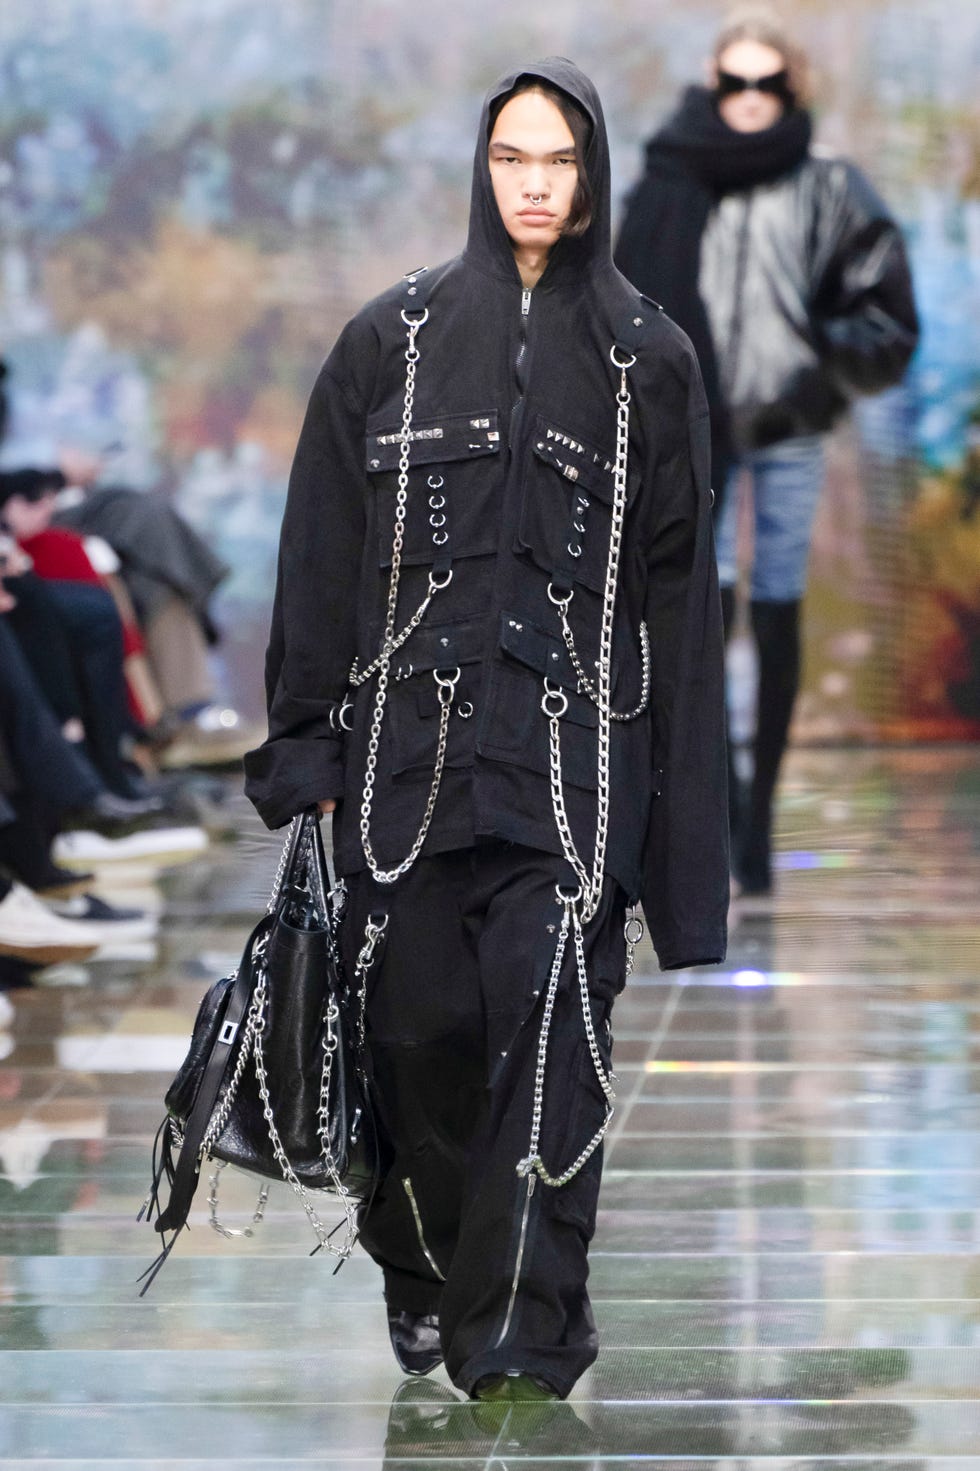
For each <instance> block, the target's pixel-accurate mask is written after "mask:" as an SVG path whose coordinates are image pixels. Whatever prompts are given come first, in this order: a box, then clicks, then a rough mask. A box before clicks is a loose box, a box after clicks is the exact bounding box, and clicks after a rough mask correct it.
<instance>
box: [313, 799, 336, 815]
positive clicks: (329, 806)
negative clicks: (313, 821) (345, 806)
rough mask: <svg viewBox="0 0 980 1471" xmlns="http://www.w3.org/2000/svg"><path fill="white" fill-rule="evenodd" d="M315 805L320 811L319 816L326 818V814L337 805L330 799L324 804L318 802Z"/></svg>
mask: <svg viewBox="0 0 980 1471" xmlns="http://www.w3.org/2000/svg"><path fill="white" fill-rule="evenodd" d="M316 805H317V806H318V807H319V809H320V815H321V816H322V817H326V815H327V813H328V812H332V811H333V810H334V808H335V807H336V805H337V803H336V802H335V801H334V800H333V798H332V797H331V798H330V799H329V800H328V801H326V802H318V803H317V804H316Z"/></svg>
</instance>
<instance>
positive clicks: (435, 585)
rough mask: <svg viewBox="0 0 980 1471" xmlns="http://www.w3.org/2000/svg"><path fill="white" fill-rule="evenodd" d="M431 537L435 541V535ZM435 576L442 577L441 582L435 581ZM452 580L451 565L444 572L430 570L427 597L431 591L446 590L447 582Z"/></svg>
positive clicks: (430, 594)
mask: <svg viewBox="0 0 980 1471" xmlns="http://www.w3.org/2000/svg"><path fill="white" fill-rule="evenodd" d="M432 539H433V541H435V537H433V538H432ZM437 577H441V578H442V581H441V582H437V581H436V578H437ZM452 580H453V569H452V568H451V567H447V569H446V571H445V572H438V573H437V572H430V573H429V597H431V596H432V594H433V593H436V592H445V591H446V588H447V587H448V586H449V584H450V583H451V582H452Z"/></svg>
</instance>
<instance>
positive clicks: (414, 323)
mask: <svg viewBox="0 0 980 1471" xmlns="http://www.w3.org/2000/svg"><path fill="white" fill-rule="evenodd" d="M428 320H429V308H428V307H427V306H424V307H423V308H422V312H421V315H420V316H409V314H408V312H407V311H406V310H405V308H404V307H402V321H403V322H404V323H405V326H406V327H414V328H415V329H416V331H417V330H418V328H419V327H424V326H425V324H426V322H427V321H428Z"/></svg>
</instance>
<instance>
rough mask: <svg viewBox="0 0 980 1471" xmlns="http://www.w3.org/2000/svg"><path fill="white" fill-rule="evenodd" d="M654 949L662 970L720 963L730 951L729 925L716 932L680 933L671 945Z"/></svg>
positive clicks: (685, 968) (656, 945) (687, 968)
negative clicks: (706, 933)
mask: <svg viewBox="0 0 980 1471" xmlns="http://www.w3.org/2000/svg"><path fill="white" fill-rule="evenodd" d="M654 949H655V950H656V952H657V959H658V960H659V962H660V969H661V970H689V969H690V967H691V966H695V965H718V964H720V963H721V961H723V960H724V958H725V955H726V954H727V951H728V930H727V926H726V927H724V928H723V929H721V930H720V931H718V932H716V933H714V934H708V935H705V934H699V935H679V936H678V937H677V938H676V939H675V940H673V941H672V942H671V943H670V944H669V945H666V944H661V945H658V944H657V943H656V940H655V941H654Z"/></svg>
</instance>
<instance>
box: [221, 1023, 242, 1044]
mask: <svg viewBox="0 0 980 1471" xmlns="http://www.w3.org/2000/svg"><path fill="white" fill-rule="evenodd" d="M237 1036H238V1023H237V1022H225V1024H224V1026H223V1027H222V1028H221V1031H220V1032H219V1033H218V1041H219V1042H221V1043H222V1044H223V1045H224V1046H225V1047H230V1046H231V1044H232V1042H234V1040H235V1038H236V1037H237Z"/></svg>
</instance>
